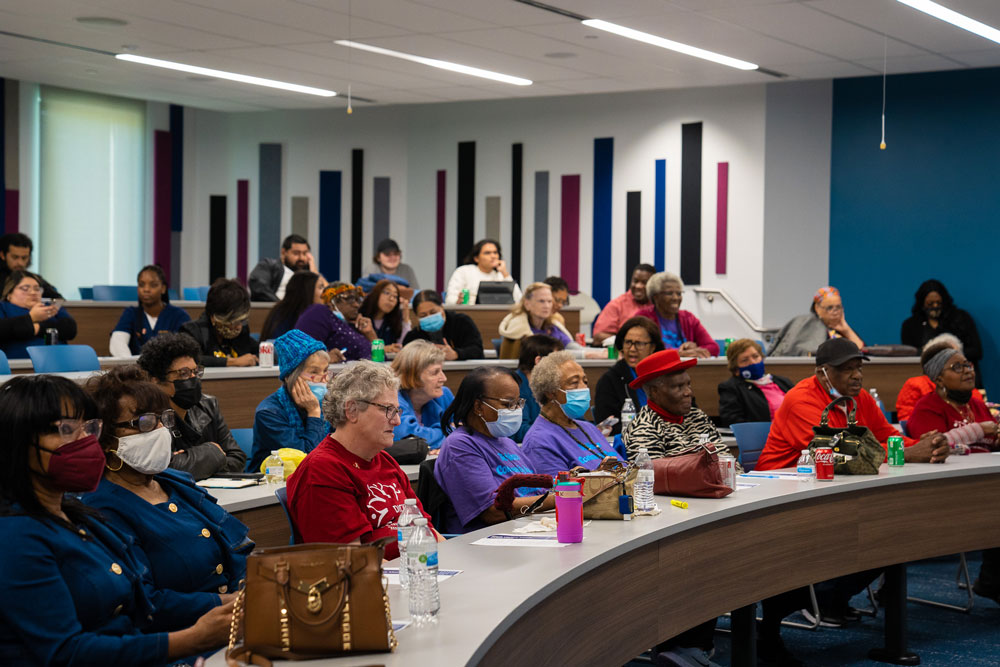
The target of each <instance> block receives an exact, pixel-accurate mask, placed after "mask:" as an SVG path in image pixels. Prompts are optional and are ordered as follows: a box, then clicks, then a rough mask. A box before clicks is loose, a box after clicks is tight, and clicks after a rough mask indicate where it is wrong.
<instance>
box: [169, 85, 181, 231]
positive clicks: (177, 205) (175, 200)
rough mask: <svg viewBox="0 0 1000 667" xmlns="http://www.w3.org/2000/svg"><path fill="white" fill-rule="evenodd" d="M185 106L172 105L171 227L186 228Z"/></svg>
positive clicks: (174, 229)
mask: <svg viewBox="0 0 1000 667" xmlns="http://www.w3.org/2000/svg"><path fill="white" fill-rule="evenodd" d="M183 214H184V107H182V106H180V105H177V104H171V105H170V229H171V230H173V231H175V232H180V231H183V230H184V223H183Z"/></svg>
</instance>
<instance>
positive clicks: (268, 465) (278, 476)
mask: <svg viewBox="0 0 1000 667" xmlns="http://www.w3.org/2000/svg"><path fill="white" fill-rule="evenodd" d="M264 481H265V482H267V483H268V484H281V483H282V482H284V481H285V462H284V461H282V460H281V457H280V456H278V450H277V449H272V450H271V455H270V456H268V457H267V459H265V460H264Z"/></svg>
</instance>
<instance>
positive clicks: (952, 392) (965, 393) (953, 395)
mask: <svg viewBox="0 0 1000 667" xmlns="http://www.w3.org/2000/svg"><path fill="white" fill-rule="evenodd" d="M944 395H945V396H947V397H948V400H949V401H952V402H954V403H959V404H961V405H965V404H966V403H968V402H969V401H971V400H972V390H971V389H968V390H962V389H945V390H944Z"/></svg>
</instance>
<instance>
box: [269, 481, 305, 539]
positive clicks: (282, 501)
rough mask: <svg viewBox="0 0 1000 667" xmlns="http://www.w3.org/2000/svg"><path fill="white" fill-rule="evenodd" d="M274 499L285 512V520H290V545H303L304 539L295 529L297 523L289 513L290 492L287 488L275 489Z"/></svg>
mask: <svg viewBox="0 0 1000 667" xmlns="http://www.w3.org/2000/svg"><path fill="white" fill-rule="evenodd" d="M274 497H275V498H277V499H278V504H279V505H281V509H283V510H285V518H286V519H288V530H289V531H290V532H291V535H292V536H291V537H290V538H289V539H288V543H289V544H302V537H301V536H300V535H299V531H297V530H296V529H295V523H294V522H293V521H292V515H291V514H289V513H288V491H287V490H286V489H285V487H281V488H280V489H275V490H274Z"/></svg>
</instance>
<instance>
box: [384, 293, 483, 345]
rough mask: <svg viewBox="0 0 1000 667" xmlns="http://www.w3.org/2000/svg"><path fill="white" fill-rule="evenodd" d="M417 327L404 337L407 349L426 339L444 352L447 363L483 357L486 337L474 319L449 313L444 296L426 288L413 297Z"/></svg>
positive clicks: (454, 312) (452, 312) (453, 312)
mask: <svg viewBox="0 0 1000 667" xmlns="http://www.w3.org/2000/svg"><path fill="white" fill-rule="evenodd" d="M413 312H414V314H415V315H416V316H417V328H416V329H411V330H410V332H409V333H408V334H406V336H405V337H404V338H403V346H404V347H405V346H406V345H409V344H410V343H411V342H412V341H415V340H426V341H429V342H431V343H433V344H434V345H436V346H437V347H438V349H439V350H441V351H442V352H444V359H445V361H465V360H466V359H482V358H483V337H482V335H481V334H480V333H479V327H477V326H476V323H475V322H473V321H472V318H471V317H469V316H468V315H466V314H465V313H460V312H458V311H454V310H453V311H451V312H446V311H445V309H444V304H443V303H442V302H441V295H440V294H438V293H437V291H436V290H430V289H426V290H424V291H422V292H417V294H416V296H414V297H413Z"/></svg>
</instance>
